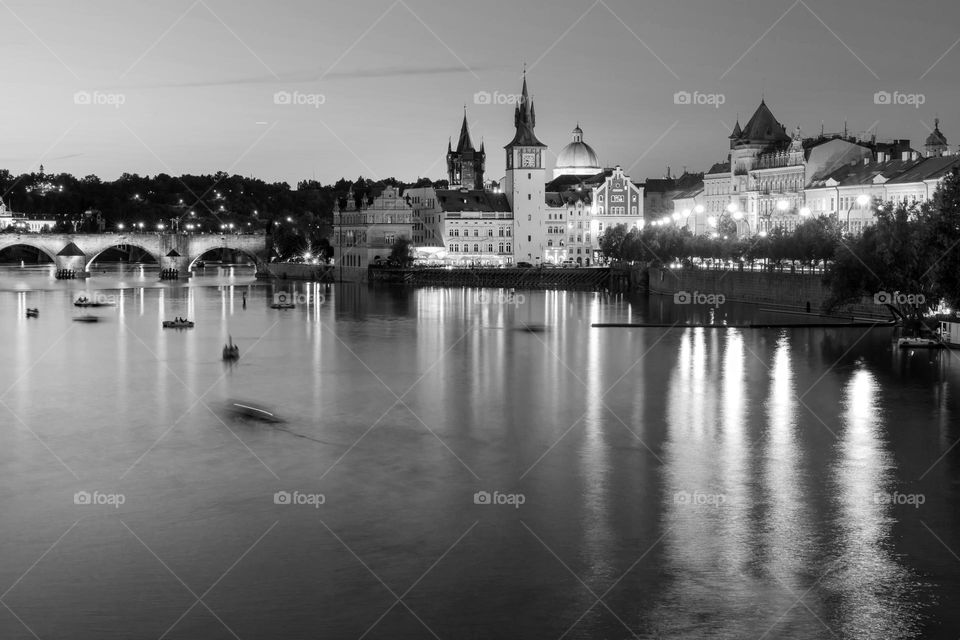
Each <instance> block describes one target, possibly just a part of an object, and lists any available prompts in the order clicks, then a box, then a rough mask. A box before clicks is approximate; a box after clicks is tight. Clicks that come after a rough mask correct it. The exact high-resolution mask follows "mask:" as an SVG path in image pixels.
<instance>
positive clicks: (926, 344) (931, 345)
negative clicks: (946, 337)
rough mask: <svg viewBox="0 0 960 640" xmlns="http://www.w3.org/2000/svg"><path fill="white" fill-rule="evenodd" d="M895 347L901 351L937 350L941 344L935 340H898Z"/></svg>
mask: <svg viewBox="0 0 960 640" xmlns="http://www.w3.org/2000/svg"><path fill="white" fill-rule="evenodd" d="M897 346H898V347H900V348H901V349H939V348H940V347H942V346H943V343H942V342H940V341H939V340H937V339H935V338H900V339H899V340H897Z"/></svg>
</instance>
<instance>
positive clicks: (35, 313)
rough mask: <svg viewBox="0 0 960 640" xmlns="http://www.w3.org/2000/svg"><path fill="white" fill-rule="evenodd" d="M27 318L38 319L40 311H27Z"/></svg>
mask: <svg viewBox="0 0 960 640" xmlns="http://www.w3.org/2000/svg"><path fill="white" fill-rule="evenodd" d="M27 317H28V318H39V317H40V310H39V309H27Z"/></svg>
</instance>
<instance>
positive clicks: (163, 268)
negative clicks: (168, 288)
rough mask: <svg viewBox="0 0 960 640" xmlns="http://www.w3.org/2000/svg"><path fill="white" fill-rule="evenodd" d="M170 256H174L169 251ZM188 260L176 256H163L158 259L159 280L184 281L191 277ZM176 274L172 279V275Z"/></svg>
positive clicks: (184, 257) (173, 252)
mask: <svg viewBox="0 0 960 640" xmlns="http://www.w3.org/2000/svg"><path fill="white" fill-rule="evenodd" d="M170 253H171V254H175V253H176V252H175V251H171V252H170ZM189 267H190V258H188V257H186V256H181V255H179V254H177V255H165V256H162V257H161V258H160V279H161V280H173V279H176V280H186V279H187V278H189V277H190V276H191V275H193V274H191V273H190V270H189ZM174 273H175V274H176V277H175V278H174V277H173V275H172V274H174Z"/></svg>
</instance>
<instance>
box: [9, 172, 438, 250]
mask: <svg viewBox="0 0 960 640" xmlns="http://www.w3.org/2000/svg"><path fill="white" fill-rule="evenodd" d="M387 185H390V186H396V187H398V188H400V189H401V192H402V191H403V190H405V189H407V188H410V187H424V186H434V187H437V188H445V187H446V185H447V182H446V181H445V180H443V181H437V182H434V181H431V180H429V179H427V178H421V179H419V180H417V181H416V182H412V183H405V182H403V181H401V180H398V179H397V178H392V177H391V178H386V179H383V180H376V181H375V180H371V179H369V178H364V177H363V176H360V177H358V178H357V179H355V180H350V179H347V178H341V179H339V180H337V181H336V182H334V183H333V184H322V183H320V182H318V181H315V180H303V181H300V182H299V183H297V185H296V188H291V187H290V185H289V184H287V183H286V182H272V183H268V182H265V181H263V180H259V179H257V178H252V177H246V176H241V175H236V174H234V175H229V174H227V173H225V172H222V171H221V172H218V173H215V174H207V175H189V174H185V175H180V176H171V175H168V174H165V173H161V174H158V175H156V176H140V175H137V174H130V173H124V174H123V175H121V176H120V177H119V178H117V179H116V180H112V181H104V180H101V179H100V178H99V177H97V176H95V175H88V176H85V177H82V178H77V177H75V176H73V175H71V174H69V173H56V174H50V173H44V172H43V171H42V170H41V171H38V172H32V173H24V174H21V175H13V174H12V173H10V171H9V170H6V169H2V170H0V194H2V197H3V202H4V204H5V205H6V206H7V208H8V209H9V210H11V211H12V212H14V213H16V214H26V215H27V216H31V217H44V218H46V217H49V218H50V219H51V220H53V221H54V225H53V226H52V227H51V228H49V229H47V231H50V232H57V233H66V232H80V233H84V232H89V233H94V232H99V231H119V230H121V228H122V229H123V230H124V231H128V232H129V231H138V230H143V231H157V230H159V228H160V225H163V228H164V229H165V230H179V231H187V230H188V225H189V230H190V231H194V232H200V233H202V232H208V233H213V232H217V233H219V232H221V231H223V230H225V229H230V230H232V231H234V232H250V233H267V234H268V235H269V236H270V237H271V240H272V246H273V250H274V254H275V256H274V257H275V258H276V259H288V258H291V257H293V256H301V255H303V254H305V253H311V252H312V253H314V254H317V253H318V251H317V250H318V248H319V249H320V251H319V253H325V254H326V255H328V256H329V255H332V250H331V249H328V247H329V238H330V237H331V235H332V226H333V211H334V208H335V207H339V208H343V209H346V208H351V207H355V206H360V205H362V204H364V203H368V202H370V201H372V199H373V197H374V196H375V195H376V194H377V193H379V191H380V190H382V188H383V187H384V186H387ZM121 225H122V227H121ZM140 225H142V227H141V226H140ZM230 225H232V227H231V226H230ZM9 231H11V232H12V231H13V229H10V230H9Z"/></svg>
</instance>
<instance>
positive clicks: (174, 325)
mask: <svg viewBox="0 0 960 640" xmlns="http://www.w3.org/2000/svg"><path fill="white" fill-rule="evenodd" d="M163 328H164V329H193V322H191V321H189V320H182V319H180V318H178V319H176V320H164V321H163Z"/></svg>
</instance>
